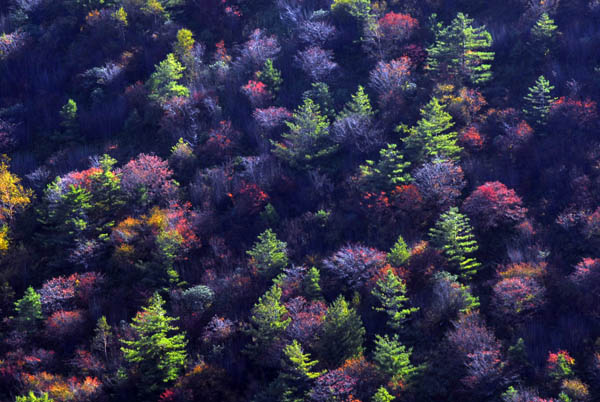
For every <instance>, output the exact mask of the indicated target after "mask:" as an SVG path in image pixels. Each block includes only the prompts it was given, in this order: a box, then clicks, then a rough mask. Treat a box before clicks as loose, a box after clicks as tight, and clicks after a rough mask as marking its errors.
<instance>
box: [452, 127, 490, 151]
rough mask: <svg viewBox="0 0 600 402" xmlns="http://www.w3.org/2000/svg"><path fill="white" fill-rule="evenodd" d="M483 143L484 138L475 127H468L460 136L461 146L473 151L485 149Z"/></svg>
mask: <svg viewBox="0 0 600 402" xmlns="http://www.w3.org/2000/svg"><path fill="white" fill-rule="evenodd" d="M483 142H484V141H483V137H482V135H481V133H480V132H479V130H478V129H477V127H475V126H469V127H467V128H466V129H465V130H463V131H462V132H461V133H460V134H459V136H458V143H459V145H460V146H462V147H463V148H466V149H469V150H471V151H480V150H481V149H482V148H483Z"/></svg>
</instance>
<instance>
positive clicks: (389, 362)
mask: <svg viewBox="0 0 600 402" xmlns="http://www.w3.org/2000/svg"><path fill="white" fill-rule="evenodd" d="M411 355H412V349H408V350H407V349H406V346H404V345H402V343H401V342H400V341H399V340H398V335H394V336H393V337H392V338H390V337H389V336H388V335H384V336H380V335H376V336H375V351H374V352H373V361H374V362H375V364H376V365H377V367H378V368H379V370H381V371H382V372H383V373H385V374H387V375H388V376H390V377H391V379H392V381H401V382H402V383H406V382H408V381H409V380H410V379H411V377H412V376H413V375H414V374H415V372H416V371H417V368H416V367H414V366H413V365H412V363H411V362H410V356H411Z"/></svg>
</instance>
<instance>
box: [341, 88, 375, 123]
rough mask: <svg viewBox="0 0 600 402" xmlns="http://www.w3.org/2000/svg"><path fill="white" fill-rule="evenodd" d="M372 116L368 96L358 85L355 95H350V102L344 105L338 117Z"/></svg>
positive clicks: (372, 112)
mask: <svg viewBox="0 0 600 402" xmlns="http://www.w3.org/2000/svg"><path fill="white" fill-rule="evenodd" d="M374 114H375V112H374V111H373V108H372V107H371V102H370V101H369V96H368V95H367V94H366V93H365V89H364V88H363V87H362V86H361V85H359V86H358V90H357V91H356V93H355V94H354V95H352V100H351V101H350V102H348V103H346V105H345V106H344V109H343V110H342V112H341V113H340V115H339V117H340V118H344V117H348V116H352V115H359V116H364V117H373V115H374Z"/></svg>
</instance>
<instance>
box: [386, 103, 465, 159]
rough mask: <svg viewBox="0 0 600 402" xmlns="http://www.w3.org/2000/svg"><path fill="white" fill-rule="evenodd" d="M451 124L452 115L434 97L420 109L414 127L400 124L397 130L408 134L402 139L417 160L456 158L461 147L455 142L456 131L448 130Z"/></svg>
mask: <svg viewBox="0 0 600 402" xmlns="http://www.w3.org/2000/svg"><path fill="white" fill-rule="evenodd" d="M453 126H454V122H453V121H452V116H450V114H449V113H448V112H446V110H445V106H444V105H442V104H441V103H440V102H439V100H438V99H437V98H435V97H434V98H432V99H431V101H429V103H428V104H427V105H426V106H425V107H424V108H423V109H421V119H420V120H419V121H418V122H417V125H416V126H415V127H411V128H410V129H408V128H406V126H404V125H401V126H399V127H398V131H404V132H405V133H407V134H408V137H406V138H404V139H403V141H404V143H405V144H406V148H407V150H409V151H410V152H412V153H413V155H414V159H415V160H416V161H418V162H427V161H430V160H436V159H439V158H446V159H452V160H458V159H459V154H460V152H461V151H462V148H461V147H460V146H459V145H457V144H456V141H457V134H456V132H455V131H449V130H450V129H451V128H452V127H453Z"/></svg>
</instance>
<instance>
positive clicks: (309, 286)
mask: <svg viewBox="0 0 600 402" xmlns="http://www.w3.org/2000/svg"><path fill="white" fill-rule="evenodd" d="M320 281H321V273H320V272H319V269H318V268H317V267H312V268H310V269H309V270H308V272H306V276H305V277H304V281H303V283H302V289H303V290H304V294H305V295H306V297H308V298H309V299H311V300H319V299H322V298H323V295H322V294H321V284H320V283H319V282H320Z"/></svg>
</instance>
